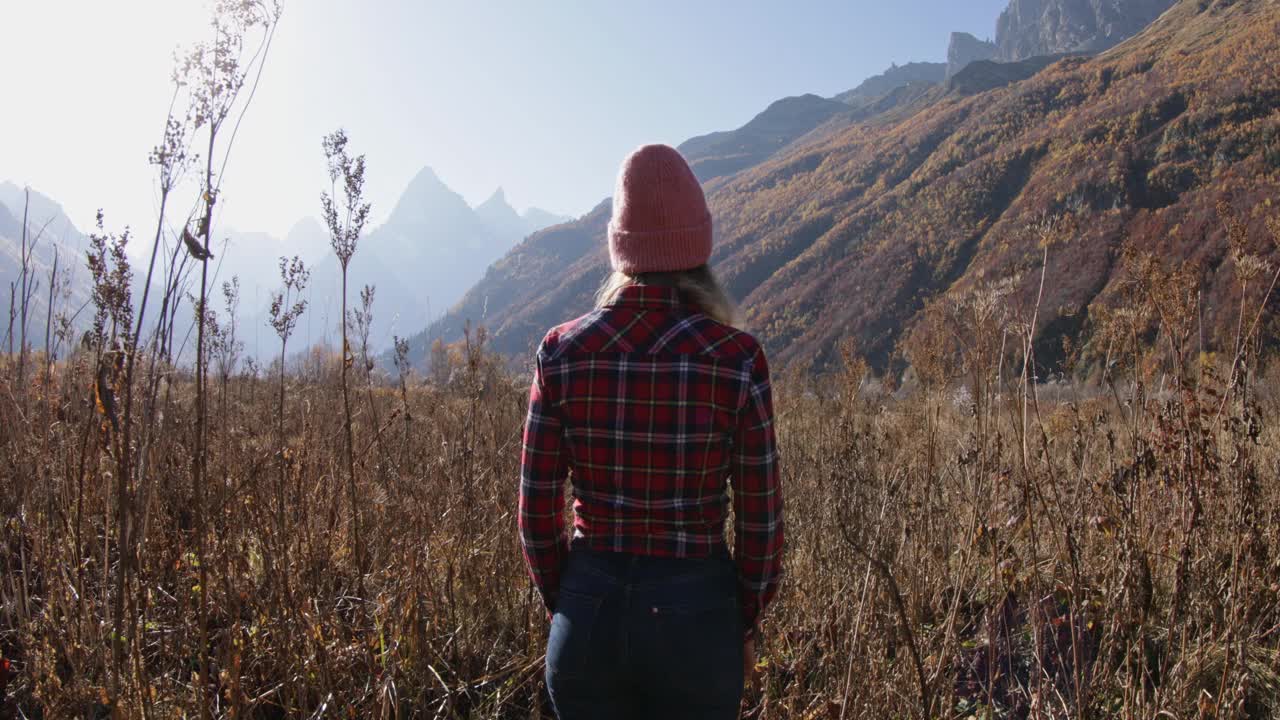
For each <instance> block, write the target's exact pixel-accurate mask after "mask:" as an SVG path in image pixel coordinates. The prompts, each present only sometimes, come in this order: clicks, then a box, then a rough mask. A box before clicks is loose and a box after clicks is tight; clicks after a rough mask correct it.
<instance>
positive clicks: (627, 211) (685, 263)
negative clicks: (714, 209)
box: [609, 145, 711, 275]
mask: <svg viewBox="0 0 1280 720" xmlns="http://www.w3.org/2000/svg"><path fill="white" fill-rule="evenodd" d="M710 258H711V213H710V212H709V211H708V210H707V199H706V197H704V196H703V194H702V186H701V185H699V184H698V178H696V177H694V175H693V171H692V170H690V169H689V164H688V163H686V162H685V161H684V158H683V157H681V156H680V153H679V152H677V151H676V150H675V149H674V148H672V147H669V146H667V145H645V146H644V147H642V148H640V149H638V150H636V151H635V152H633V153H631V154H630V155H628V156H627V159H626V160H624V161H622V169H621V170H620V171H619V172H618V184H617V187H616V188H615V189H614V191H613V219H612V220H611V221H610V222H609V260H610V262H611V264H612V265H613V269H614V270H617V271H619V272H623V273H626V274H628V275H638V274H640V273H647V272H672V271H675V270H690V269H692V268H696V267H698V266H700V265H705V264H706V263H707V260H709V259H710Z"/></svg>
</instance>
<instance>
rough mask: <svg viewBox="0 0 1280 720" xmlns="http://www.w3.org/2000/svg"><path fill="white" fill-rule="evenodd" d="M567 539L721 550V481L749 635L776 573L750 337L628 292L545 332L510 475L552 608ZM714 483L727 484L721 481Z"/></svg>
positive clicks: (668, 295) (771, 485)
mask: <svg viewBox="0 0 1280 720" xmlns="http://www.w3.org/2000/svg"><path fill="white" fill-rule="evenodd" d="M566 479H570V480H571V481H572V486H573V497H574V502H573V510H574V513H573V514H574V521H573V527H574V530H573V542H574V543H580V544H582V545H584V546H586V547H589V548H592V549H596V550H604V551H614V552H627V553H634V554H640V555H660V556H667V557H689V558H696V557H706V556H708V555H709V554H711V553H712V552H713V551H714V550H716V549H718V548H719V547H721V546H723V545H724V524H725V518H726V516H727V515H728V508H729V495H728V484H729V483H732V486H733V508H734V518H735V527H734V538H735V539H734V556H735V557H734V560H735V563H736V564H737V567H738V581H739V596H740V599H741V605H742V612H743V619H744V621H745V627H746V628H748V632H751V631H752V630H753V629H754V626H755V622H756V619H757V618H758V617H759V615H760V613H761V612H762V611H763V610H764V608H765V606H766V605H767V604H768V603H769V600H770V599H771V598H772V597H773V595H774V593H775V592H776V591H777V587H778V581H779V579H780V577H781V574H782V493H781V488H780V487H779V479H778V452H777V449H776V443H775V440H774V428H773V405H772V399H771V394H770V387H769V368H768V365H767V363H766V362H765V356H764V352H763V351H762V350H761V348H760V346H759V345H758V344H757V342H756V340H755V339H754V338H753V337H751V336H750V335H748V334H747V333H745V332H742V331H739V330H735V329H733V328H731V327H728V326H725V325H722V324H720V323H717V322H715V321H713V320H711V319H710V318H708V317H707V316H706V315H703V314H701V313H698V312H696V311H695V310H693V309H692V308H690V307H689V306H687V305H684V304H683V303H682V302H681V301H680V298H679V295H678V293H677V292H676V291H674V290H672V289H669V288H663V287H655V286H629V287H627V288H624V289H623V290H622V291H621V293H620V294H619V296H618V297H617V299H616V300H615V301H614V302H613V303H611V304H610V305H608V306H607V307H604V308H601V309H598V310H596V311H594V312H592V313H590V314H588V315H585V316H583V317H581V318H579V319H577V320H575V321H573V322H570V323H566V324H565V325H561V326H559V327H556V328H554V329H552V330H551V331H550V332H549V333H547V335H546V337H545V338H544V339H543V341H542V345H541V347H539V349H538V354H537V365H536V369H535V372H534V378H533V387H532V389H531V390H530V393H529V416H528V419H527V421H526V423H525V430H524V453H523V457H522V459H521V471H520V516H519V523H520V540H521V544H522V546H523V548H524V554H525V560H526V562H527V563H528V566H529V571H530V574H531V576H532V577H533V581H534V583H535V584H536V585H537V587H538V590H539V591H540V592H541V593H542V596H543V600H544V601H545V602H546V604H547V607H548V608H553V607H554V605H555V599H556V594H557V591H558V589H559V585H560V571H561V568H562V567H563V564H564V561H565V558H566V557H567V554H568V550H569V540H568V539H567V538H566V533H565V523H564V514H563V511H564V486H565V481H566ZM726 481H727V482H726Z"/></svg>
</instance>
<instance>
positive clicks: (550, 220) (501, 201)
mask: <svg viewBox="0 0 1280 720" xmlns="http://www.w3.org/2000/svg"><path fill="white" fill-rule="evenodd" d="M475 212H476V215H477V216H478V217H479V218H480V222H481V223H483V224H484V226H485V227H487V228H488V229H489V232H490V233H492V234H493V235H494V236H495V237H500V238H508V239H510V240H511V244H515V242H516V241H519V240H523V239H524V238H525V237H527V236H529V235H532V234H533V233H535V232H537V231H539V230H541V229H542V228H544V227H550V226H551V225H559V224H560V223H562V222H565V221H567V220H570V219H572V218H568V217H564V216H561V215H556V214H555V213H550V212H547V211H546V210H542V209H540V208H529V209H527V210H525V211H524V212H523V213H517V212H516V209H515V208H513V207H511V204H510V203H509V202H507V195H506V193H505V192H504V191H503V189H502V188H498V189H497V190H495V191H494V193H493V195H490V196H489V199H488V200H485V201H484V202H482V203H480V204H479V205H477V206H476V208H475Z"/></svg>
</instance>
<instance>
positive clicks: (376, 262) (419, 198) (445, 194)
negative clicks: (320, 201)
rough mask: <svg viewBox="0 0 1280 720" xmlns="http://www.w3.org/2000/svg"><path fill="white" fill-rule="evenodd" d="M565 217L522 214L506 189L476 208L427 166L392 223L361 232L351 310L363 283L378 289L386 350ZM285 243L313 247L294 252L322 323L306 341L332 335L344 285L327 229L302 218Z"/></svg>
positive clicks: (376, 341) (379, 327)
mask: <svg viewBox="0 0 1280 720" xmlns="http://www.w3.org/2000/svg"><path fill="white" fill-rule="evenodd" d="M563 220H564V218H561V217H559V216H557V215H554V214H552V213H549V212H546V211H544V210H538V209H531V210H530V211H528V212H526V214H525V215H520V214H518V213H516V211H515V210H514V209H513V208H512V207H511V206H510V205H509V204H508V203H507V200H506V196H505V194H504V193H503V191H502V190H501V189H499V190H498V191H497V192H495V193H494V194H493V196H492V197H490V198H489V199H488V200H486V201H485V202H484V203H482V204H481V205H479V206H477V207H475V208H472V207H471V206H470V205H468V204H467V201H466V200H465V199H464V198H463V197H462V196H461V195H459V194H458V193H457V192H455V191H454V190H453V189H451V188H450V187H449V186H448V185H446V184H445V182H444V181H443V180H441V179H440V177H439V176H438V175H437V174H436V172H435V171H434V170H433V169H431V168H430V167H426V168H423V169H422V170H421V171H419V173H418V174H417V175H416V176H415V177H414V178H413V180H412V181H411V182H410V183H409V185H408V186H407V187H406V188H405V190H404V192H403V193H402V194H401V196H400V198H399V200H398V201H397V202H396V205H395V207H394V208H393V209H392V211H391V214H390V215H389V216H388V217H387V220H386V222H384V223H383V224H382V225H381V226H378V227H376V228H372V229H371V230H369V231H368V232H367V233H366V235H365V237H363V238H361V240H360V244H359V246H358V249H357V250H356V254H355V256H354V257H353V258H352V260H351V265H350V268H349V275H348V281H347V286H348V287H347V293H348V294H347V304H348V308H349V309H350V308H354V307H355V306H356V305H357V304H358V303H359V292H360V288H362V287H363V286H365V285H372V286H374V287H375V292H376V295H375V302H374V306H373V311H374V322H373V329H372V332H371V334H370V339H371V344H372V345H373V346H374V347H377V348H379V349H381V348H385V347H386V346H388V345H390V343H391V336H392V335H396V334H399V335H407V334H409V333H408V332H406V329H408V330H413V329H416V328H421V327H422V326H424V325H425V324H427V323H428V322H429V321H430V320H431V319H433V317H434V316H435V315H437V314H438V313H440V312H443V311H444V310H446V309H447V308H449V307H450V306H451V305H453V304H454V303H456V302H457V301H458V299H459V298H461V297H462V294H463V293H464V292H466V290H467V288H469V287H471V286H472V285H474V284H475V283H476V282H478V281H479V280H481V279H482V278H483V277H484V274H485V269H486V268H488V267H489V265H490V264H492V263H493V262H494V261H495V260H498V259H499V258H501V257H502V256H503V255H504V254H505V253H506V252H507V251H508V250H510V249H511V248H512V247H513V246H514V245H516V243H518V242H519V241H520V240H521V239H522V238H524V237H525V236H527V235H529V234H532V233H534V232H536V231H537V230H541V229H542V228H543V227H546V226H547V225H548V224H556V223H559V222H561V221H563ZM285 244H286V245H289V246H293V247H294V248H298V247H301V246H307V247H310V248H312V249H311V251H310V252H309V253H308V252H303V251H301V250H297V249H294V250H292V251H291V252H297V253H299V254H302V255H303V257H304V258H307V259H308V262H309V264H310V266H311V267H312V280H311V287H310V289H309V290H308V301H309V303H310V304H311V311H312V312H314V313H315V316H316V323H315V324H314V326H313V328H312V332H311V334H310V335H309V336H307V337H304V338H303V342H304V343H306V342H318V341H321V340H324V339H326V338H328V339H329V340H330V341H332V338H334V337H336V333H337V327H338V325H337V323H338V318H339V317H341V311H340V308H341V290H342V285H341V269H340V267H339V265H338V261H337V258H336V257H335V256H334V255H333V253H332V251H331V250H330V249H329V235H328V231H327V230H326V229H325V228H324V227H323V226H321V225H319V223H316V222H315V221H314V220H307V221H303V222H302V223H299V225H297V226H295V227H294V229H293V231H291V232H290V234H289V238H288V239H287V240H286V243H285ZM272 267H273V268H274V265H273V266H272ZM275 284H278V282H277V283H275ZM271 287H273V288H274V285H272V286H271Z"/></svg>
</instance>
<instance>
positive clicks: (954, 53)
mask: <svg viewBox="0 0 1280 720" xmlns="http://www.w3.org/2000/svg"><path fill="white" fill-rule="evenodd" d="M997 51H998V48H997V47H996V44H995V43H993V42H989V41H987V40H979V39H978V38H976V37H974V36H972V35H970V34H969V33H964V32H955V33H951V43H950V44H949V45H948V46H947V77H948V78H950V77H952V76H954V75H955V74H956V73H958V72H960V71H961V70H963V69H965V68H966V67H968V66H969V63H972V62H977V61H978V60H990V59H991V58H994V57H995V56H996V52H997Z"/></svg>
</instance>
